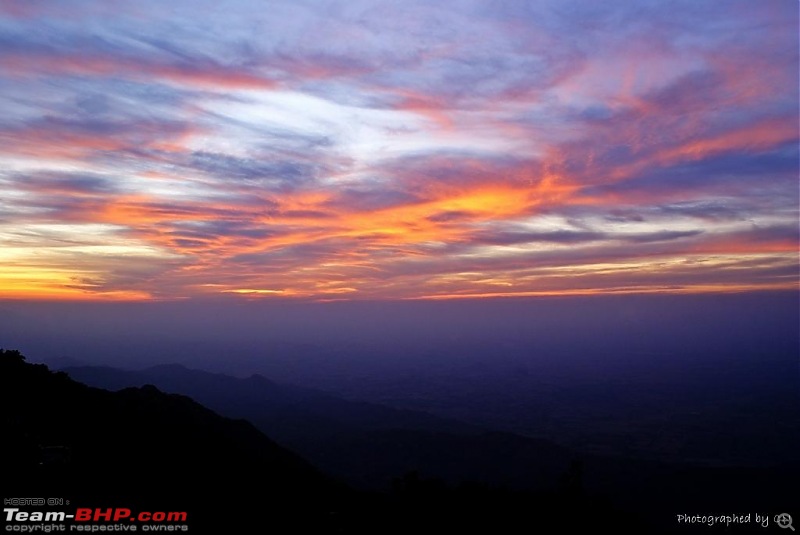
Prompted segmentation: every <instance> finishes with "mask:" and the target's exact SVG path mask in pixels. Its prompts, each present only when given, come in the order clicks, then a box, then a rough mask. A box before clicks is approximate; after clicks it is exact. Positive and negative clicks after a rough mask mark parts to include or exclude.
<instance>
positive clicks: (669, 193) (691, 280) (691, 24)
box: [0, 0, 800, 301]
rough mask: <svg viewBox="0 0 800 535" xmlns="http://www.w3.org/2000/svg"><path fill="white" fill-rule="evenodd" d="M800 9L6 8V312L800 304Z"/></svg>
mask: <svg viewBox="0 0 800 535" xmlns="http://www.w3.org/2000/svg"><path fill="white" fill-rule="evenodd" d="M798 9H799V8H798V3H797V2H794V1H789V0H762V1H758V2H753V1H726V2H719V1H713V2H703V1H697V0H690V1H671V2H665V1H662V0H658V1H650V0H642V1H637V2H629V1H624V2H623V1H611V2H589V1H586V0H583V1H574V0H558V1H541V2H530V1H483V2H473V1H466V0H465V1H459V2H420V1H413V0H411V1H404V2H391V1H363V0H348V1H339V2H336V1H322V0H320V1H298V0H292V1H285V2H284V1H259V2H255V1H251V2H247V1H220V0H214V1H201V0H191V1H182V0H172V1H170V2H163V1H158V2H151V1H145V0H139V1H136V2H129V1H112V0H103V1H78V0H57V1H56V0H54V1H46V0H37V1H33V0H31V1H27V2H14V1H11V2H8V1H3V2H0V73H2V76H0V112H2V113H0V297H2V298H12V299H48V300H52V299H76V300H77V299H79V300H173V299H185V298H209V297H211V298H217V297H226V298H229V299H233V298H236V297H240V298H247V299H256V298H257V299H264V300H269V299H281V298H294V299H298V300H301V301H302V300H314V301H327V300H362V299H366V300H370V299H383V300H400V299H448V298H479V297H495V296H536V295H561V294H569V295H572V294H580V295H584V294H619V293H669V292H674V293H704V292H742V291H762V290H797V288H798V243H799V238H798V205H799V204H800V202H799V201H798V164H799V161H800V157H799V155H798V140H799V138H800V135H799V134H798V106H799V104H798V102H799V101H800V99H799V97H798V79H799V74H798V27H800V26H799V24H800V21H799V20H798Z"/></svg>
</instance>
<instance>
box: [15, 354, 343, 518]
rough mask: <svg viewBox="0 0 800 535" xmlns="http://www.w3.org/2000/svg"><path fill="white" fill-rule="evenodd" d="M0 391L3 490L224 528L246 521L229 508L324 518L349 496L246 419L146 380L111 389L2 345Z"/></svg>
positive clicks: (337, 485) (241, 510) (273, 514)
mask: <svg viewBox="0 0 800 535" xmlns="http://www.w3.org/2000/svg"><path fill="white" fill-rule="evenodd" d="M0 399H2V402H3V407H4V408H5V410H4V413H5V414H4V438H3V441H2V459H3V482H2V484H3V489H2V490H3V491H4V496H6V497H9V496H47V497H55V496H59V497H65V498H67V499H69V500H70V501H71V503H73V504H76V505H78V506H86V507H126V508H131V509H137V508H139V509H143V510H147V509H150V510H170V511H176V510H178V511H180V510H187V511H188V512H189V523H190V526H192V525H194V526H199V525H202V526H205V527H206V528H208V529H211V528H212V527H214V526H220V527H221V529H222V528H223V527H224V529H222V531H220V533H222V532H235V529H234V530H233V531H231V529H232V528H236V527H237V526H238V527H241V528H243V527H244V526H245V525H246V526H248V527H249V526H250V521H249V520H247V521H245V520H244V515H241V514H240V515H237V514H231V511H240V512H246V511H248V510H259V511H265V512H266V511H268V512H269V515H270V519H271V520H270V521H271V522H273V521H275V519H276V518H280V517H289V518H291V519H292V521H294V522H297V523H298V525H303V524H305V525H308V526H309V527H312V526H318V525H325V524H326V523H327V522H328V515H330V513H331V512H332V511H336V508H337V505H336V502H337V500H341V499H342V498H346V497H347V496H348V491H347V490H346V489H344V488H343V486H341V485H339V484H337V483H335V482H334V481H333V480H331V479H329V478H328V477H326V476H324V475H323V474H322V473H321V472H319V471H318V470H317V469H316V468H314V467H313V466H311V465H310V464H309V463H307V462H306V461H304V460H303V459H302V458H300V457H299V456H298V455H296V454H294V453H292V452H290V451H288V450H286V449H284V448H283V447H281V446H278V445H277V444H276V443H275V442H273V441H272V440H270V439H269V438H267V437H266V436H265V435H263V434H262V433H261V432H260V431H258V430H257V429H256V428H255V427H253V425H252V424H250V423H248V422H246V421H243V420H231V419H228V418H224V417H222V416H219V415H217V414H216V413H214V412H212V411H211V410H209V409H207V408H205V407H203V406H201V405H199V404H198V403H196V402H194V401H193V400H191V399H190V398H188V397H185V396H182V395H176V394H165V393H163V392H161V391H159V390H158V389H157V388H156V387H154V386H152V385H148V386H143V387H141V388H125V389H123V390H120V391H119V392H113V393H112V392H108V391H105V390H100V389H97V388H91V387H88V386H85V385H83V384H80V383H77V382H75V381H73V380H72V379H70V378H69V377H68V376H67V375H66V374H64V373H53V372H51V371H50V370H49V369H48V368H47V367H46V366H44V365H33V364H28V363H26V362H25V361H24V357H22V355H21V354H19V352H16V351H2V350H0ZM267 504H268V506H267ZM154 508H155V509H154ZM164 508H169V509H164ZM252 508H254V509H252ZM194 531H196V529H195V530H194Z"/></svg>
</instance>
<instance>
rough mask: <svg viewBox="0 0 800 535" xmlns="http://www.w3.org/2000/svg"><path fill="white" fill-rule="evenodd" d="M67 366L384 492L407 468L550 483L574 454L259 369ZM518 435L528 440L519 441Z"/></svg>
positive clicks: (515, 484) (514, 483)
mask: <svg viewBox="0 0 800 535" xmlns="http://www.w3.org/2000/svg"><path fill="white" fill-rule="evenodd" d="M63 371H64V372H66V373H68V374H69V375H70V376H71V377H73V378H74V379H76V380H79V381H82V382H84V383H86V384H90V385H93V386H97V387H101V388H107V389H110V390H117V389H120V388H126V387H131V386H141V385H146V384H153V385H156V386H157V387H158V388H160V389H162V390H164V391H167V392H175V393H180V394H184V395H187V396H190V397H191V398H192V399H195V400H197V401H199V402H200V403H202V404H204V405H205V406H208V407H210V408H212V409H213V410H215V411H217V412H219V413H220V414H223V415H225V416H228V417H233V418H245V419H247V420H248V421H250V422H253V424H254V425H256V427H258V428H259V429H260V430H261V431H262V432H264V433H265V434H267V435H268V436H270V437H272V438H274V439H275V440H277V441H278V442H279V443H281V444H283V445H285V446H287V447H289V448H290V449H292V450H293V451H297V452H299V453H300V454H301V455H303V456H304V457H305V458H307V459H309V460H310V461H311V462H313V463H314V464H315V465H316V466H319V467H320V468H322V469H323V470H325V471H326V472H328V473H330V474H333V475H336V476H338V477H341V478H342V479H344V480H346V481H347V482H348V483H350V484H352V485H355V486H357V487H360V488H365V489H372V490H385V489H386V488H387V487H388V486H389V484H390V482H391V481H392V479H393V478H395V477H397V476H398V475H402V474H405V473H407V472H411V471H421V472H422V473H424V474H426V475H428V476H430V477H436V478H439V479H442V480H444V481H446V482H449V483H452V484H458V483H460V482H463V481H484V482H489V483H492V484H495V485H503V486H507V487H509V488H513V489H528V490H530V489H536V490H543V489H550V488H553V487H555V486H557V485H558V482H559V478H560V476H561V475H562V474H563V472H564V471H565V470H567V468H568V467H569V465H570V462H571V460H572V459H573V458H574V456H575V454H574V453H573V452H571V451H570V450H568V449H566V448H563V447H560V446H557V445H555V444H553V443H551V442H548V441H545V440H537V439H532V438H523V437H519V436H515V435H511V434H508V433H490V432H488V431H486V430H483V429H480V428H478V427H475V426H471V425H468V424H462V423H460V422H458V421H453V420H448V419H445V418H439V417H436V416H432V415H429V414H427V413H424V412H419V411H413V410H401V409H394V408H390V407H385V406H382V405H377V404H373V403H366V402H358V401H349V400H344V399H341V398H337V397H336V396H333V395H330V394H327V393H325V392H321V391H318V390H314V389H310V388H302V387H298V386H293V385H285V384H279V383H275V382H273V381H271V380H269V379H267V378H265V377H263V376H260V375H253V376H251V377H249V378H246V379H239V378H236V377H231V376H227V375H223V374H217V373H210V372H205V371H200V370H192V369H188V368H185V367H183V366H181V365H178V364H169V365H162V366H155V367H152V368H147V369H144V370H140V371H123V370H118V369H114V368H108V367H91V366H83V367H70V368H64V369H63ZM520 442H521V443H522V444H524V446H523V447H521V448H518V447H516V445H517V444H518V443H520ZM503 444H504V445H505V446H506V447H505V448H504V447H503V446H502V445H503ZM511 444H515V446H513V447H512V446H511ZM511 451H513V452H514V453H513V454H512V455H509V452H511ZM520 451H525V452H526V453H524V454H520ZM520 455H522V458H520ZM519 463H521V465H522V466H526V467H529V469H528V468H526V469H521V465H520V464H519ZM530 465H534V466H530Z"/></svg>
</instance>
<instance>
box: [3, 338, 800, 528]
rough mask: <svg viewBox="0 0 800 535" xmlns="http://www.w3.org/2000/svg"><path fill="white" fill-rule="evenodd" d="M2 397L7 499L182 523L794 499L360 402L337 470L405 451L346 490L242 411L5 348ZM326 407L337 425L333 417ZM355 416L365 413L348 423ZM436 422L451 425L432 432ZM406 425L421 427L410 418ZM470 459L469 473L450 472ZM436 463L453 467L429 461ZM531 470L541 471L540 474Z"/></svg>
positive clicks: (347, 520)
mask: <svg viewBox="0 0 800 535" xmlns="http://www.w3.org/2000/svg"><path fill="white" fill-rule="evenodd" d="M162 371H163V370H162ZM172 371H173V372H176V370H172ZM177 372H180V375H183V374H184V373H185V372H186V370H177ZM201 378H202V377H201ZM213 379H214V381H222V378H219V377H217V378H213ZM265 381H266V380H264V379H263V378H261V379H259V380H258V381H256V383H257V384H256V385H255V386H257V387H258V388H257V389H256V390H255V391H258V392H260V391H261V390H263V389H264V388H265V385H264V382H265ZM217 386H220V385H217ZM238 386H240V387H241V386H242V385H238ZM268 391H269V390H268ZM0 393H1V394H0V395H1V396H2V400H3V407H4V408H5V410H4V441H3V442H2V467H0V468H1V469H2V473H3V476H4V477H3V480H2V483H0V484H1V485H2V488H0V490H2V491H3V496H4V497H63V498H65V499H69V500H70V501H71V503H72V504H75V505H76V506H79V507H104V508H105V507H125V508H130V509H132V510H151V511H153V510H157V511H187V512H188V513H189V520H188V522H187V523H188V525H189V528H190V530H191V532H193V533H251V532H253V533H255V532H271V533H296V532H298V531H301V530H305V529H307V528H313V529H315V532H319V533H376V534H382V533H437V534H438V533H455V532H458V531H463V530H466V529H469V532H470V533H473V532H474V533H498V534H503V533H514V532H520V529H523V528H524V529H523V530H524V532H531V533H585V532H589V531H597V530H600V531H603V532H613V533H672V532H683V533H687V532H703V530H704V529H705V530H707V529H708V526H685V525H684V526H680V525H677V524H676V521H675V517H676V514H679V513H689V514H692V513H704V512H705V513H716V514H731V513H737V512H740V513H747V512H752V513H755V512H756V511H758V510H759V509H758V508H762V509H761V510H763V511H764V512H766V511H768V510H769V511H772V510H773V509H774V508H781V507H783V504H784V502H785V503H788V502H791V501H792V500H793V498H792V496H791V495H789V494H788V493H787V492H786V491H788V490H790V489H795V487H794V486H793V485H794V483H793V482H794V481H796V479H793V478H795V477H796V475H797V467H780V468H776V469H775V470H766V471H765V470H758V471H750V472H747V471H742V470H735V469H730V470H729V469H719V470H709V469H696V468H692V467H674V466H667V465H657V464H652V463H641V462H629V461H626V460H624V459H621V460H610V459H602V458H592V457H585V458H575V457H574V456H572V455H573V454H572V453H571V452H569V450H566V449H563V448H557V447H553V446H552V445H547V444H543V443H540V442H537V441H532V440H530V439H527V438H525V437H519V436H515V435H511V434H506V433H483V432H478V433H477V434H476V432H475V431H474V430H471V429H454V428H452V426H451V425H450V424H448V423H447V422H437V421H434V420H428V419H426V418H423V417H421V416H419V415H410V414H405V415H401V414H397V413H389V412H381V411H380V409H377V408H375V407H363V406H361V407H354V410H356V413H355V414H351V415H349V416H348V415H341V418H337V419H336V420H337V421H338V422H339V423H341V419H342V418H344V419H345V420H347V419H348V418H349V420H348V423H349V424H350V425H348V426H344V427H349V428H350V432H352V433H353V434H352V435H351V436H348V435H347V433H345V430H344V427H343V428H341V429H337V433H336V434H337V435H339V440H338V441H336V440H333V435H332V434H330V431H331V429H330V428H327V429H326V430H325V432H324V433H320V434H319V435H318V438H319V439H322V438H323V437H325V438H326V439H327V440H329V441H330V442H325V443H321V444H320V446H319V451H320V452H324V451H325V449H326V444H327V446H328V449H329V450H330V453H331V455H335V456H337V459H338V461H337V462H338V463H340V466H339V468H340V472H346V471H347V470H348V469H353V470H356V468H357V467H358V463H359V460H361V461H360V462H362V463H369V462H373V463H374V462H376V458H381V459H401V460H402V459H405V460H404V461H403V462H395V461H392V464H391V466H393V467H396V469H397V470H398V472H397V473H396V474H395V477H394V478H393V480H392V481H390V482H389V484H388V485H387V488H386V490H385V491H384V492H364V491H354V490H352V489H351V488H350V487H348V486H346V485H344V484H342V483H339V482H337V481H335V480H333V479H331V478H329V477H328V476H327V475H324V474H323V473H321V472H320V471H318V470H317V469H316V468H314V467H313V466H312V465H310V464H309V463H307V462H306V461H305V460H304V459H303V458H301V457H300V456H298V455H296V454H294V453H292V452H291V451H289V450H287V449H285V448H283V447H281V446H279V445H278V444H276V443H275V442H273V441H272V440H270V439H269V438H267V436H266V435H264V434H262V432H261V431H259V430H258V429H256V428H255V427H253V426H252V425H251V424H250V423H248V422H247V421H244V420H231V419H228V418H223V417H221V416H219V415H218V414H216V413H214V412H212V411H211V410H209V409H207V408H205V407H203V406H201V405H199V404H198V403H196V402H194V401H193V400H192V399H190V398H188V397H185V396H183V395H176V394H165V393H163V392H161V391H160V390H158V389H157V388H156V387H153V386H151V385H145V386H141V387H138V388H124V389H122V390H120V391H118V392H109V391H106V390H101V389H97V388H91V387H88V386H86V385H84V384H81V383H78V382H76V381H74V380H72V379H71V378H70V377H69V376H67V375H66V374H64V373H54V372H52V371H50V370H49V369H48V368H47V367H46V366H44V365H33V364H29V363H26V362H25V360H24V357H22V355H20V354H19V353H18V352H16V351H3V350H0ZM249 395H250V396H254V394H253V392H250V394H249ZM246 397H247V396H246ZM256 397H258V396H256ZM301 397H302V396H301ZM231 399H232V398H229V399H227V401H229V402H230V401H231ZM281 399H283V398H281ZM218 401H219V400H218ZM249 401H251V402H252V401H254V399H252V397H251V398H250V399H249ZM258 401H259V405H261V408H262V410H263V411H269V410H271V409H270V405H269V404H268V403H264V402H265V400H264V399H258ZM284 401H285V400H284ZM295 401H297V400H295ZM327 401H329V402H330V400H327ZM248 406H249V408H250V409H255V407H254V406H250V405H248ZM314 406H315V407H316V405H314ZM337 407H338V408H337V409H336V410H337V411H340V410H344V409H345V408H346V407H345V406H344V405H339V406H337ZM306 408H308V407H306ZM273 409H274V407H273ZM217 410H220V409H219V408H217ZM376 411H377V412H376ZM334 412H335V411H334ZM392 414H394V416H392ZM365 415H380V416H382V417H387V418H389V417H392V418H400V419H401V420H403V421H404V422H405V424H406V426H407V427H406V428H405V429H375V428H371V427H372V426H371V425H364V422H363V421H362V420H363V419H364V418H365ZM284 416H286V415H285V414H284ZM296 416H300V414H299V413H298V414H297V415H296ZM325 416H326V419H327V420H328V421H332V418H331V417H332V416H333V415H332V414H330V413H328V414H326V415H325ZM401 416H402V418H401ZM409 418H410V419H411V420H413V422H410V421H409ZM389 419H391V418H389ZM355 420H359V421H360V425H353V424H354V421H355ZM319 422H320V420H317V423H319ZM273 423H274V422H273ZM396 424H398V422H397V421H395V422H394V424H393V425H396ZM440 424H441V425H443V426H444V427H445V428H447V430H446V432H445V431H443V430H437V429H436V428H437V427H438V426H439V425H440ZM296 425H297V426H299V427H302V426H303V425H308V433H307V435H308V436H307V437H306V438H309V439H310V438H313V435H314V432H313V429H314V424H313V422H312V423H310V424H306V423H304V422H302V421H300V420H298V421H297V422H296ZM417 425H420V426H421V427H423V428H426V429H409V428H410V427H416V426H417ZM264 427H266V426H264ZM264 427H262V429H263V428H264ZM378 427H380V426H378ZM400 427H404V426H400ZM367 428H371V429H367ZM366 431H368V433H367V435H366V438H364V437H365V435H364V433H365V432H366ZM358 437H361V438H358ZM348 444H349V447H347V448H346V447H344V446H345V445H348ZM554 448H555V449H554ZM424 459H427V460H428V464H425V463H423V462H422V461H421V460H424ZM412 460H413V462H412ZM498 460H503V463H504V464H503V465H502V466H505V465H508V466H518V467H519V474H520V477H521V478H523V479H526V478H527V479H529V480H530V483H531V484H530V485H529V488H527V489H524V488H521V487H519V486H514V485H510V486H509V485H498V484H497V483H496V481H493V475H494V473H493V472H496V471H497V470H498V467H500V466H501V464H500V463H499V462H498ZM380 462H381V463H383V462H385V461H380ZM470 464H471V465H472V468H473V470H471V471H469V472H468V473H466V475H465V476H464V477H462V478H459V477H457V476H458V474H459V473H462V472H467V471H466V470H465V469H464V467H466V466H469V465H470ZM442 467H444V468H446V469H447V470H450V472H452V474H451V475H452V476H453V477H452V478H451V477H444V476H442V475H441V472H436V470H437V469H440V468H442ZM414 468H417V470H413V469H414ZM506 470H508V468H507V467H506ZM542 470H545V471H546V472H548V473H549V475H547V477H540V476H541V475H542ZM481 473H483V474H484V475H485V477H480V474H481ZM526 474H527V475H526ZM537 474H538V475H537ZM337 475H339V474H337ZM784 477H788V478H789V480H784ZM776 484H778V486H776ZM747 489H749V490H748V491H747V492H744V491H745V490H747ZM796 496H797V494H796V493H795V494H794V497H796ZM756 498H757V500H756ZM781 500H782V501H781ZM766 507H770V509H764V508H766ZM750 527H751V528H755V526H750ZM736 528H737V529H736V532H749V531H752V529H747V528H744V527H743V529H738V528H739V527H738V526H736ZM759 529H763V528H760V527H759Z"/></svg>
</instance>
